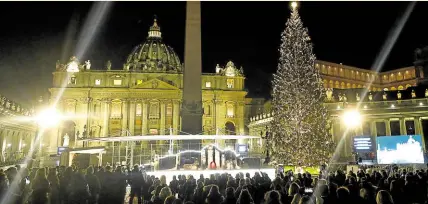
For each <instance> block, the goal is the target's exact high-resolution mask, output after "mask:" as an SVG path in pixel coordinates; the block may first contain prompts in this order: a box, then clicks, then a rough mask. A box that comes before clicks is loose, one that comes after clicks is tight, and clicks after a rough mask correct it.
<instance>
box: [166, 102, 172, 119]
mask: <svg viewBox="0 0 428 204" xmlns="http://www.w3.org/2000/svg"><path fill="white" fill-rule="evenodd" d="M166 116H172V104H170V103H169V104H168V105H166Z"/></svg>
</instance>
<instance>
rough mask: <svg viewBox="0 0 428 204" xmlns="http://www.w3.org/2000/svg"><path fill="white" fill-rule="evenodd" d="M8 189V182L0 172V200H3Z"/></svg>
mask: <svg viewBox="0 0 428 204" xmlns="http://www.w3.org/2000/svg"><path fill="white" fill-rule="evenodd" d="M8 188H9V180H8V179H7V176H6V174H5V173H4V172H3V171H0V199H1V198H4V197H5V196H6V193H7V189H8Z"/></svg>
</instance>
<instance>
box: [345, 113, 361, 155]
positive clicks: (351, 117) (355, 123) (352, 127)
mask: <svg viewBox="0 0 428 204" xmlns="http://www.w3.org/2000/svg"><path fill="white" fill-rule="evenodd" d="M342 119H343V123H344V124H345V126H346V127H347V132H351V134H350V135H351V137H350V138H349V139H350V142H351V149H352V143H353V142H352V139H353V138H354V137H355V136H357V133H356V129H357V128H360V127H361V122H362V117H361V114H360V112H359V111H358V110H348V111H346V112H345V113H344V114H343V116H342ZM347 135H349V134H347ZM345 137H346V135H345ZM347 146H348V147H349V145H347Z"/></svg>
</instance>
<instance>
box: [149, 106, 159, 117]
mask: <svg viewBox="0 0 428 204" xmlns="http://www.w3.org/2000/svg"><path fill="white" fill-rule="evenodd" d="M149 117H150V118H159V104H157V103H151V104H150V116H149Z"/></svg>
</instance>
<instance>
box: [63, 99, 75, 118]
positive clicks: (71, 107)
mask: <svg viewBox="0 0 428 204" xmlns="http://www.w3.org/2000/svg"><path fill="white" fill-rule="evenodd" d="M75 111H76V103H75V102H73V101H68V102H67V106H66V109H65V112H66V114H67V115H73V114H74V113H75Z"/></svg>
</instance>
